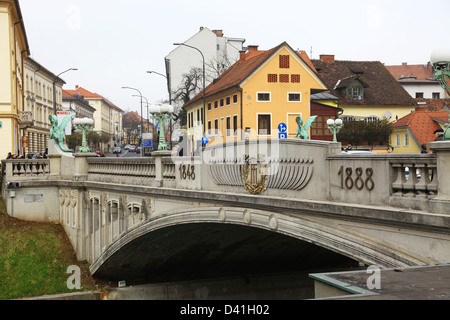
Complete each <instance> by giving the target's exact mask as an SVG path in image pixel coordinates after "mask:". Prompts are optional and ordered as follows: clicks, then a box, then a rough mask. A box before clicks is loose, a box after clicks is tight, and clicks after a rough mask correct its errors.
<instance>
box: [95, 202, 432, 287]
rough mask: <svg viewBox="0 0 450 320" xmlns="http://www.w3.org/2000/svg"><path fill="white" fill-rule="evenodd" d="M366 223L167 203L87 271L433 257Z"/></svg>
mask: <svg viewBox="0 0 450 320" xmlns="http://www.w3.org/2000/svg"><path fill="white" fill-rule="evenodd" d="M368 228H369V227H368V225H364V224H361V225H358V224H355V223H354V222H352V223H348V222H345V221H341V223H339V222H338V221H337V220H336V219H335V218H334V219H331V218H326V217H323V216H322V217H319V216H314V215H309V214H302V215H298V214H297V215H295V214H292V213H280V212H273V211H268V210H258V209H249V208H241V207H221V206H212V207H201V206H200V207H194V208H185V209H175V210H170V211H166V212H163V213H160V214H158V215H156V216H152V217H150V219H148V221H146V222H145V223H142V224H140V225H139V226H137V227H135V228H134V229H132V230H130V231H129V232H126V233H123V234H122V235H121V236H120V237H119V238H117V239H116V240H115V241H114V242H113V243H111V244H110V245H109V246H108V247H106V248H105V249H104V251H103V252H102V253H101V255H100V256H99V257H98V258H97V259H95V260H94V261H93V263H92V264H91V272H92V273H93V274H94V275H95V276H98V277H101V278H109V279H113V280H123V279H127V278H128V279H129V278H130V276H132V277H134V278H136V279H140V278H145V279H146V280H147V279H150V280H152V281H171V280H180V278H183V279H189V278H190V277H195V276H196V275H198V276H200V275H201V276H205V275H208V274H210V275H211V276H216V277H217V275H218V274H219V275H223V276H228V275H234V273H236V274H238V273H244V274H245V273H248V272H251V271H256V272H260V273H270V272H272V271H274V272H288V271H292V270H291V269H296V268H297V269H299V268H300V269H303V268H305V269H308V268H309V269H310V270H311V268H312V269H314V268H320V267H321V264H322V266H324V265H326V264H327V263H329V265H333V267H336V266H339V264H340V263H343V264H346V266H347V267H348V265H349V264H352V263H353V264H354V265H355V266H357V265H358V263H357V262H363V263H364V264H367V265H378V266H379V267H381V268H391V267H401V266H409V265H429V264H437V263H438V262H437V261H435V260H434V259H432V258H429V257H425V256H424V257H420V256H418V255H417V252H415V253H412V252H410V251H409V250H407V249H406V248H404V247H401V246H398V245H397V243H396V242H391V241H389V240H386V239H385V235H386V233H389V232H397V231H398V229H397V230H389V229H390V228H387V227H386V226H377V227H375V228H374V227H373V226H371V227H370V228H371V229H372V230H375V229H376V230H379V231H380V233H379V235H380V237H378V238H377V237H376V236H374V233H373V232H372V234H370V233H366V232H365V231H366V230H368ZM394 229H395V228H394ZM281 266H283V268H282V269H283V270H279V269H280V268H281ZM243 268H244V269H245V270H243Z"/></svg>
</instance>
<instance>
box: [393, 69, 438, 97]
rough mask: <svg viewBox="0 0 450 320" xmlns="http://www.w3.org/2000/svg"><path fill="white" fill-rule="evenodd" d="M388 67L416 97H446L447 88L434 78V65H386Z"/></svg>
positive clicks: (412, 95)
mask: <svg viewBox="0 0 450 320" xmlns="http://www.w3.org/2000/svg"><path fill="white" fill-rule="evenodd" d="M386 69H388V70H389V72H390V73H391V74H392V76H393V77H394V78H395V79H396V80H397V81H398V82H399V83H400V84H401V85H402V86H403V88H404V89H405V90H406V91H407V92H408V93H409V94H410V95H411V97H413V98H416V99H445V98H446V96H445V90H444V89H443V88H442V87H441V85H440V84H439V82H438V81H436V80H433V67H432V65H431V63H430V62H428V63H427V64H419V65H408V63H406V62H403V63H402V65H397V66H395V65H394V66H386Z"/></svg>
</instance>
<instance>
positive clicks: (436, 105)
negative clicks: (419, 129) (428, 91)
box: [415, 98, 450, 111]
mask: <svg viewBox="0 0 450 320" xmlns="http://www.w3.org/2000/svg"><path fill="white" fill-rule="evenodd" d="M415 100H416V101H417V104H418V108H424V109H427V110H428V111H443V109H444V108H445V109H450V99H423V98H416V99H415ZM444 111H445V110H444Z"/></svg>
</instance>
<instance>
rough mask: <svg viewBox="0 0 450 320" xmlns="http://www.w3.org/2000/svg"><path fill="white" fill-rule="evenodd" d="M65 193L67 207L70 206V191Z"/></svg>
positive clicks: (66, 190)
mask: <svg viewBox="0 0 450 320" xmlns="http://www.w3.org/2000/svg"><path fill="white" fill-rule="evenodd" d="M64 193H65V198H66V199H65V200H64V204H65V205H66V207H68V206H70V189H65V190H64Z"/></svg>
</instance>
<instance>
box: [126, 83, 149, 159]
mask: <svg viewBox="0 0 450 320" xmlns="http://www.w3.org/2000/svg"><path fill="white" fill-rule="evenodd" d="M122 89H130V90H135V91H137V92H139V96H140V97H141V140H140V143H139V146H140V147H141V152H140V153H139V154H140V156H141V157H142V154H143V153H144V150H143V149H142V127H143V125H144V124H143V121H142V117H143V114H142V93H141V91H139V90H138V89H136V88H130V87H122Z"/></svg>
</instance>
